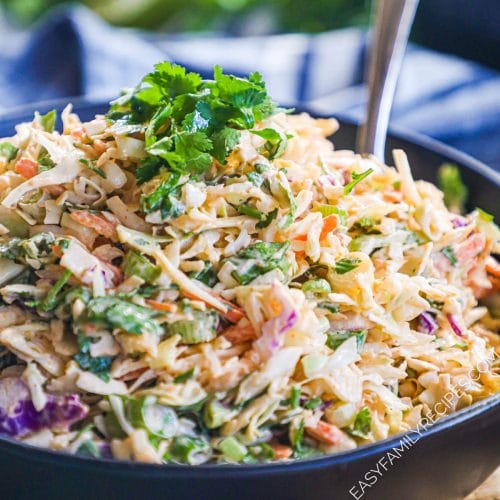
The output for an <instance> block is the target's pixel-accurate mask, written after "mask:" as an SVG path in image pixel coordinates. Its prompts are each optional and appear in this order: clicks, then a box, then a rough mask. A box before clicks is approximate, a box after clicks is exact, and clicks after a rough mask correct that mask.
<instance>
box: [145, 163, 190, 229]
mask: <svg viewBox="0 0 500 500" xmlns="http://www.w3.org/2000/svg"><path fill="white" fill-rule="evenodd" d="M183 185H184V181H183V180H182V179H181V175H180V174H179V173H177V172H173V173H171V174H167V175H166V176H165V177H164V179H163V180H162V181H161V183H160V184H159V186H158V187H157V188H156V190H155V191H153V192H152V193H151V194H148V195H143V196H142V198H141V203H142V208H143V210H144V211H145V212H146V213H150V212H154V211H156V210H159V211H160V214H161V216H162V218H164V219H166V218H169V217H170V218H173V219H175V218H176V217H179V215H182V214H183V213H184V212H185V211H186V207H185V206H184V205H183V203H182V202H181V201H180V199H179V198H180V195H181V189H182V186H183Z"/></svg>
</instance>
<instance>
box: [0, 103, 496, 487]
mask: <svg viewBox="0 0 500 500" xmlns="http://www.w3.org/2000/svg"><path fill="white" fill-rule="evenodd" d="M108 102H109V100H104V99H88V98H84V97H68V98H64V99H51V100H47V101H40V102H35V103H32V104H27V105H23V106H18V107H14V108H10V109H8V110H3V111H0V124H1V123H2V122H6V121H16V122H17V121H18V120H23V119H25V118H26V116H28V115H32V114H33V113H34V111H35V110H38V111H43V112H46V111H48V110H50V109H52V108H56V109H62V108H64V107H65V106H66V105H67V104H68V103H71V104H72V105H73V109H74V111H75V112H76V113H78V112H79V110H82V109H86V108H96V107H105V106H107V105H108ZM296 111H297V112H308V113H310V114H311V115H312V116H316V117H320V118H329V117H334V118H336V119H338V121H339V123H340V126H342V125H343V124H345V125H348V126H357V125H358V124H359V122H358V121H357V120H355V119H353V118H351V117H347V116H345V115H343V114H341V113H336V114H334V115H330V114H325V113H320V112H317V111H316V110H310V109H308V108H307V107H297V108H296ZM388 137H391V138H394V139H396V140H400V141H403V142H408V143H411V144H412V145H414V146H417V147H419V148H422V149H425V150H428V151H430V152H433V153H436V154H438V155H441V156H443V157H446V158H447V159H449V160H451V161H453V162H456V163H458V164H459V165H461V166H463V167H465V168H467V169H469V170H471V171H473V172H476V173H478V174H480V175H482V176H483V177H485V178H486V179H488V180H489V181H490V182H491V183H492V184H494V185H495V186H496V187H500V173H499V172H496V171H495V170H493V169H492V168H491V167H488V166H487V165H485V164H484V163H482V162H480V161H479V160H476V159H475V158H473V157H471V156H469V155H468V154H466V153H463V152H461V151H458V150H456V149H455V148H453V147H451V146H447V145H446V144H443V143H441V142H439V141H437V140H435V139H432V138H430V137H427V136H425V135H422V134H419V133H416V132H413V131H410V130H405V129H402V128H397V127H396V128H395V127H389V131H388ZM494 410H496V411H497V412H500V393H497V394H495V395H492V396H489V397H488V398H485V399H483V400H481V401H478V402H476V403H474V404H473V405H471V406H470V407H467V408H463V409H461V410H459V411H457V412H455V413H452V414H450V415H447V416H446V417H443V418H440V419H439V420H437V421H436V422H435V423H433V424H432V425H430V426H428V427H427V428H426V429H424V430H423V431H422V432H421V433H419V438H418V441H420V440H428V439H429V438H430V437H431V436H433V435H434V434H436V433H438V432H441V431H446V430H447V429H449V428H450V427H452V426H454V425H459V424H464V423H467V422H468V421H469V420H473V419H474V418H476V417H479V416H480V415H482V414H484V413H487V412H489V411H494ZM413 432H414V431H413ZM411 433H412V430H410V431H407V432H404V433H400V434H397V435H393V436H390V437H388V438H386V439H384V440H381V441H376V442H374V443H370V444H367V445H363V446H360V447H358V448H355V449H353V450H347V451H342V452H338V453H333V454H330V455H321V456H317V457H312V458H307V459H299V460H291V461H289V462H269V463H259V464H201V465H196V466H193V465H183V464H150V463H143V462H134V461H130V460H117V459H108V458H99V459H96V458H92V457H85V456H81V455H76V454H70V453H66V452H64V451H62V450H61V451H56V450H52V449H49V448H42V447H39V446H34V445H30V444H27V443H23V442H20V441H17V440H15V439H14V438H11V437H7V436H2V435H0V450H1V449H4V450H6V451H8V452H9V453H12V454H16V455H27V454H29V456H30V459H33V460H36V461H38V462H43V463H52V464H56V465H57V464H62V465H64V466H65V467H81V466H83V467H86V468H91V469H94V470H97V469H100V468H101V465H103V464H105V465H106V473H108V472H109V473H112V474H119V473H123V472H127V473H129V474H130V473H132V474H134V475H139V476H144V475H146V476H150V477H151V476H154V477H155V478H156V477H158V478H160V477H162V476H164V477H167V476H170V477H172V476H175V477H178V478H187V477H189V478H193V479H195V478H202V477H208V476H210V477H214V478H217V477H222V476H226V475H227V474H228V473H231V475H232V476H233V477H239V476H242V475H244V476H247V477H248V476H252V475H259V476H262V475H270V474H282V473H291V472H299V471H305V470H311V469H321V468H326V467H330V466H334V465H342V464H347V463H349V462H352V461H356V460H358V459H368V458H373V457H375V456H377V455H378V454H383V453H385V452H387V451H388V450H390V449H392V448H394V447H395V446H397V445H398V444H400V443H401V439H402V438H403V437H404V436H409V435H410V434H411ZM415 442H416V441H415ZM63 462H64V464H63Z"/></svg>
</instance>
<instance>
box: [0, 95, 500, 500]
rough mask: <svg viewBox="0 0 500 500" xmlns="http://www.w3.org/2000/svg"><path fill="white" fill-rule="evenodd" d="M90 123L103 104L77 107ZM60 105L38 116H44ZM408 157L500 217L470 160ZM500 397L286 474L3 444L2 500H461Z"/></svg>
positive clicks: (494, 458)
mask: <svg viewBox="0 0 500 500" xmlns="http://www.w3.org/2000/svg"><path fill="white" fill-rule="evenodd" d="M73 102H74V103H75V104H76V106H75V111H76V112H77V113H79V114H80V116H81V117H82V119H83V120H88V119H91V118H92V117H93V116H94V115H95V114H96V113H103V112H104V111H105V110H106V104H104V103H91V102H86V101H81V100H78V99H75V100H73ZM52 107H56V108H58V109H59V110H60V109H62V107H63V105H61V102H56V103H48V104H43V105H40V106H38V108H37V109H39V111H40V112H46V111H47V110H49V109H51V108H52ZM32 110H33V107H31V108H30V109H26V108H25V109H24V110H21V111H17V112H15V113H10V114H9V115H4V116H3V118H2V117H0V137H5V136H8V135H12V134H13V132H14V126H15V124H16V123H19V122H21V121H27V120H30V119H31V117H32V112H31V111H32ZM340 122H341V128H340V131H339V132H337V133H336V134H335V136H334V142H335V145H336V147H337V149H342V148H346V149H352V148H353V145H354V138H355V132H356V125H355V124H354V123H353V122H352V121H349V120H347V119H341V120H340ZM394 148H402V149H404V150H405V151H406V152H407V154H408V157H409V159H410V164H411V165H412V169H413V173H414V175H415V177H416V178H422V179H426V180H429V181H432V182H435V181H436V170H437V168H438V167H439V166H440V165H441V164H442V163H444V162H452V163H455V164H457V165H458V166H459V167H460V170H461V173H462V176H463V179H464V180H465V182H466V183H467V186H468V188H469V192H470V196H469V205H470V208H473V207H475V206H480V207H481V208H483V209H484V210H486V211H487V212H490V213H492V214H494V215H495V217H496V218H498V217H500V204H499V203H498V197H500V175H499V174H498V173H496V172H494V171H493V170H491V169H489V168H488V167H486V166H485V165H483V164H481V163H480V162H478V161H476V160H474V159H473V158H470V157H469V156H467V155H465V154H463V153H460V152H458V151H455V150H454V149H452V148H449V147H447V146H445V145H443V144H440V143H438V142H436V141H433V140H430V139H428V138H425V137H421V136H417V135H415V134H411V133H402V132H397V133H396V132H391V134H390V137H389V139H388V141H387V158H390V157H391V156H390V151H391V150H392V149H394ZM499 429H500V394H497V395H496V396H493V397H490V398H488V399H486V400H484V401H482V402H479V403H476V404H475V405H473V406H472V407H470V408H467V409H464V410H462V411H459V412H457V413H455V414H453V415H451V416H449V417H446V418H443V419H441V420H438V421H437V423H435V424H434V425H430V426H428V427H427V428H426V429H420V430H419V432H418V433H417V432H410V433H408V434H405V435H401V436H397V437H392V438H390V439H386V440H384V441H381V442H378V443H375V444H372V445H369V446H365V447H361V448H358V449H356V450H354V451H350V452H345V453H339V454H336V455H332V456H327V457H321V458H316V459H311V460H304V461H296V462H291V463H284V464H268V465H248V466H234V465H224V466H198V467H189V466H176V465H164V466H159V465H148V464H141V463H132V462H118V461H114V460H94V459H90V458H83V457H78V456H70V455H66V454H63V453H56V452H53V451H48V450H44V449H40V448H34V447H31V446H27V445H24V444H21V443H18V442H16V441H14V440H12V439H9V438H5V437H0V498H2V499H19V498H27V499H28V498H29V499H35V498H44V499H47V498H50V499H59V498H61V499H63V498H64V499H75V498H110V499H111V498H121V499H129V498H130V499H135V498H171V499H175V500H177V499H189V500H199V499H214V500H223V499H238V500H244V499H251V500H255V499H262V500H264V499H268V498H269V499H273V500H279V499H284V500H285V499H286V500H294V499H297V500H304V499H322V500H324V499H344V498H345V499H353V498H354V499H360V498H365V499H381V500H391V499H394V500H411V499H415V500H422V499H426V500H427V499H432V500H440V499H447V500H448V499H460V498H463V497H464V496H466V495H467V494H468V493H470V492H471V491H472V490H473V489H474V488H476V487H477V486H478V485H479V484H480V483H481V482H482V481H484V479H486V477H487V476H488V475H489V474H490V473H492V472H493V471H494V470H495V468H496V467H497V466H498V465H499V464H500V454H499V452H498V443H499V442H500V432H499Z"/></svg>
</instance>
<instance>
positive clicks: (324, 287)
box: [302, 278, 332, 294]
mask: <svg viewBox="0 0 500 500" xmlns="http://www.w3.org/2000/svg"><path fill="white" fill-rule="evenodd" d="M302 291H303V292H304V293H305V292H311V293H320V294H324V293H330V292H331V291H332V287H331V286H330V283H328V281H326V280H325V279H323V278H318V279H315V280H307V281H306V282H305V283H304V284H303V285H302Z"/></svg>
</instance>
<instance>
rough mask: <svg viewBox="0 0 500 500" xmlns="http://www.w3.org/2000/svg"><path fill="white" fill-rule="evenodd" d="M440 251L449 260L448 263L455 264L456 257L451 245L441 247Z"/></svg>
mask: <svg viewBox="0 0 500 500" xmlns="http://www.w3.org/2000/svg"><path fill="white" fill-rule="evenodd" d="M441 253H442V254H443V255H444V256H445V257H446V258H447V259H448V260H449V261H450V264H451V265H452V266H455V265H456V264H457V262H458V259H457V256H456V255H455V251H454V250H453V248H452V247H450V246H447V247H444V248H442V249H441Z"/></svg>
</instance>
